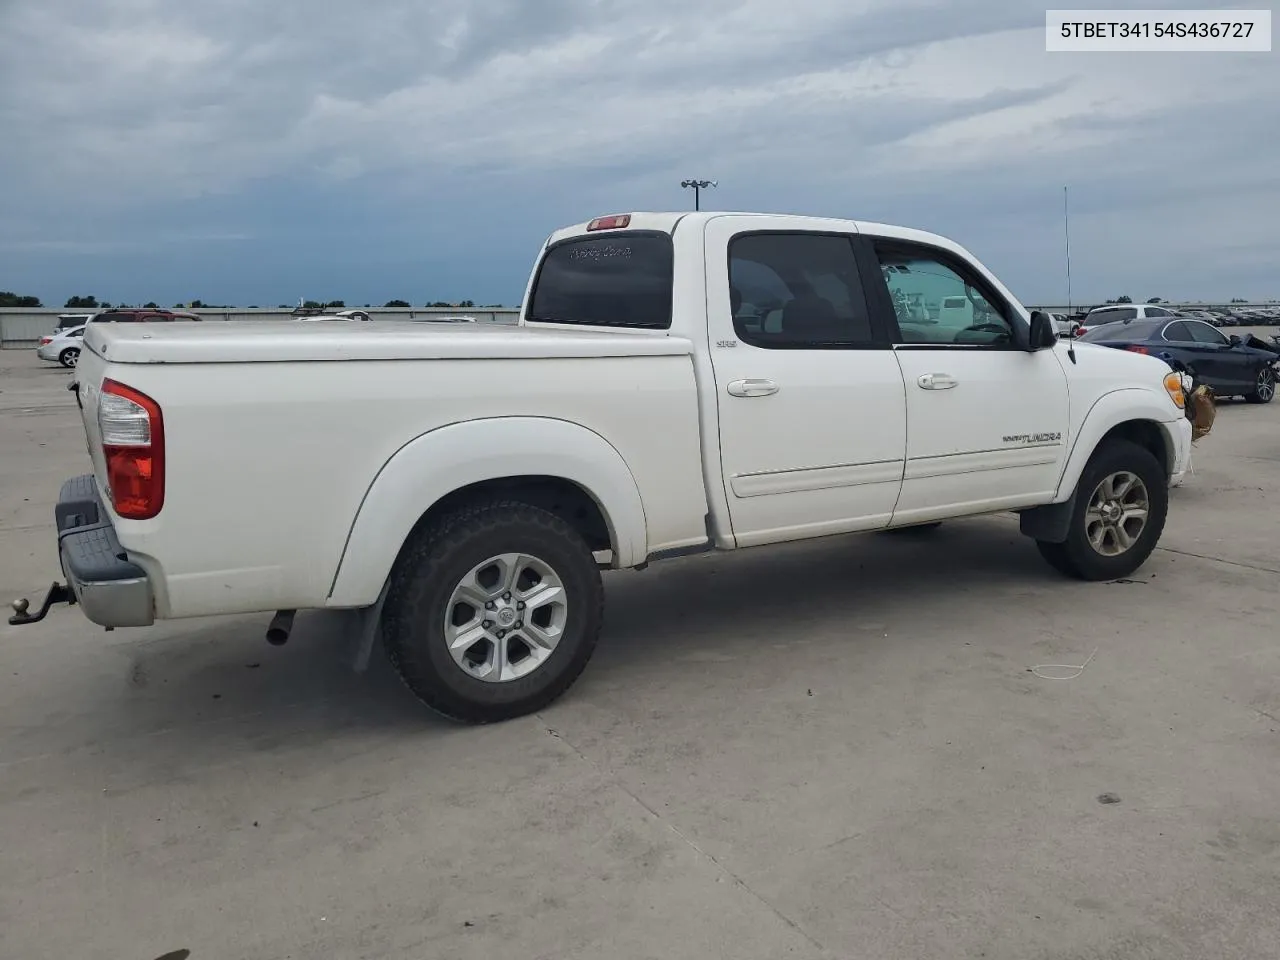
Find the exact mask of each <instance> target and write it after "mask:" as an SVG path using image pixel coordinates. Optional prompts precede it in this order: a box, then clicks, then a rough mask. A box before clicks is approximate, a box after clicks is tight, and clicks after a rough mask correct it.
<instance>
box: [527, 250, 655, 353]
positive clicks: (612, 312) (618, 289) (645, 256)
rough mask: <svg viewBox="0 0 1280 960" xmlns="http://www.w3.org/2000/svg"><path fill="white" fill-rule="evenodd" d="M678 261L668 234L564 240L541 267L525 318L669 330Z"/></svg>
mask: <svg viewBox="0 0 1280 960" xmlns="http://www.w3.org/2000/svg"><path fill="white" fill-rule="evenodd" d="M674 259H675V258H674V253H673V249H672V245H671V236H670V235H669V234H666V233H660V232H654V231H646V232H641V231H635V232H630V233H622V232H619V233H610V234H607V235H601V236H590V235H588V236H584V237H574V238H572V239H569V240H563V241H561V242H560V243H557V244H556V245H555V246H553V247H551V248H550V249H549V250H548V251H547V252H546V254H545V256H544V257H543V258H542V263H541V264H540V265H539V266H538V275H537V277H536V278H535V280H534V284H533V292H532V294H531V296H530V300H529V310H528V314H527V316H526V319H528V320H530V321H533V322H537V323H572V324H579V325H584V326H599V327H639V328H645V329H651V330H666V329H668V328H669V327H670V326H671V283H672V271H673V262H674Z"/></svg>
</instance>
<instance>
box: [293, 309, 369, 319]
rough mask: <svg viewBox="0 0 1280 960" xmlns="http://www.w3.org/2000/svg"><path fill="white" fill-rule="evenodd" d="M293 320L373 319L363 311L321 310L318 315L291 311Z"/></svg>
mask: <svg viewBox="0 0 1280 960" xmlns="http://www.w3.org/2000/svg"><path fill="white" fill-rule="evenodd" d="M293 319H295V320H372V319H373V318H372V317H371V316H369V314H367V313H365V312H364V311H363V310H338V311H336V312H334V313H325V312H324V311H323V310H322V311H320V312H319V313H312V312H311V311H309V310H308V311H306V312H299V311H298V310H295V311H293Z"/></svg>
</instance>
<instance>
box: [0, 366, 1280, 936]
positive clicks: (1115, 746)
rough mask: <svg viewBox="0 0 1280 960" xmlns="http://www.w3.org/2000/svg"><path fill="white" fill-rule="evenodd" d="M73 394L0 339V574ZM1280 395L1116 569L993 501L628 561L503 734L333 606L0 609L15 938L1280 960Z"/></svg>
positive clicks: (0, 887)
mask: <svg viewBox="0 0 1280 960" xmlns="http://www.w3.org/2000/svg"><path fill="white" fill-rule="evenodd" d="M66 380H67V377H66V374H65V372H63V371H60V370H59V369H57V368H54V367H52V366H48V367H44V368H42V367H38V366H37V365H36V361H34V359H33V358H32V357H30V356H29V354H27V353H23V354H16V352H8V351H6V352H0V588H2V589H3V590H4V591H5V594H6V596H7V595H8V594H21V593H34V592H35V591H37V590H38V589H40V588H41V587H43V586H45V585H47V583H48V582H49V581H50V580H52V579H53V578H54V577H55V576H56V575H57V573H58V569H57V561H56V558H55V556H54V543H53V535H52V530H51V520H50V516H51V504H52V501H53V499H54V498H55V497H56V494H57V486H58V483H59V482H60V481H61V480H62V478H63V477H65V476H68V475H70V474H72V473H74V472H79V471H82V470H85V469H87V457H86V454H85V451H84V440H83V435H82V433H81V428H80V425H79V422H78V416H77V412H76V410H75V406H74V401H73V399H72V397H71V395H70V394H68V393H66V392H65V391H63V390H62V387H63V386H64V385H65V383H66ZM1278 417H1280V406H1267V407H1252V406H1246V405H1244V404H1237V403H1224V404H1223V405H1222V408H1221V409H1220V411H1219V415H1218V419H1217V423H1216V425H1215V428H1214V432H1213V434H1211V435H1210V436H1209V437H1208V438H1206V439H1205V440H1204V441H1202V442H1201V443H1200V444H1198V445H1197V450H1196V456H1195V473H1194V475H1193V476H1192V477H1190V478H1189V479H1188V481H1187V484H1186V486H1184V487H1183V488H1181V489H1179V490H1177V491H1175V492H1174V494H1173V504H1172V516H1171V519H1170V523H1169V527H1168V530H1167V532H1166V535H1165V538H1164V541H1163V546H1162V549H1161V550H1160V551H1159V552H1158V553H1157V554H1156V555H1155V556H1154V557H1153V558H1152V560H1151V561H1150V562H1149V563H1148V564H1147V565H1146V566H1145V567H1144V569H1143V570H1142V571H1141V572H1140V574H1139V575H1138V576H1137V577H1135V579H1134V582H1131V583H1117V584H1077V583H1072V582H1068V581H1065V580H1063V579H1061V578H1060V577H1058V576H1057V575H1056V574H1054V573H1053V572H1052V571H1051V570H1050V569H1049V568H1048V567H1047V566H1046V565H1044V564H1043V563H1042V562H1041V561H1040V559H1039V557H1038V555H1037V554H1036V551H1035V548H1034V545H1033V544H1031V543H1030V542H1029V541H1027V540H1024V539H1023V538H1022V537H1020V536H1019V535H1018V533H1017V528H1016V523H1015V522H1014V521H1012V520H1011V519H1009V518H1005V517H999V518H986V519H979V520H972V521H964V522H957V523H953V524H948V525H945V526H944V527H943V528H942V529H940V530H938V531H937V532H936V533H934V534H931V535H925V536H902V537H883V536H870V537H847V538H835V539H830V540H825V541H819V542H816V543H809V544H800V545H795V546H791V547H786V548H781V549H767V550H760V551H748V552H743V553H741V554H738V555H711V556H705V557H699V558H691V559H689V560H685V561H677V562H672V563H667V564H660V565H655V566H654V567H652V568H651V569H649V570H648V571H645V572H643V573H638V574H636V573H619V574H610V575H609V577H608V589H609V608H608V614H607V616H608V623H607V627H606V634H605V637H604V639H603V640H602V642H601V646H600V649H599V651H598V653H597V655H596V657H595V659H594V661H593V662H592V664H591V665H590V666H589V667H588V669H587V672H586V673H585V674H584V676H583V678H582V679H581V680H580V681H579V683H578V684H577V685H576V686H575V687H574V688H573V690H572V691H571V692H570V693H569V694H568V695H567V696H566V697H565V698H564V699H563V700H562V701H560V702H559V703H557V704H556V705H555V706H554V707H553V708H551V709H549V710H548V711H546V712H545V713H544V714H542V715H540V716H538V717H530V718H525V719H523V720H519V721H515V722H511V723H506V724H501V725H497V726H491V727H483V728H459V727H454V726H450V725H447V724H445V723H443V722H441V721H437V720H436V719H434V717H433V716H432V715H430V714H429V713H427V712H425V711H424V709H422V708H420V707H419V706H418V705H417V704H416V703H415V702H414V701H413V699H412V698H411V697H410V696H409V695H408V693H407V692H405V691H404V690H403V689H402V688H401V686H400V685H399V683H398V681H396V679H395V678H394V677H393V676H392V675H391V672H390V669H389V668H388V667H387V666H386V665H385V663H384V662H383V661H382V659H381V657H380V656H376V657H375V660H374V663H373V666H372V668H371V670H370V672H369V673H368V674H367V675H363V676H360V675H355V674H353V673H351V671H350V669H349V667H348V665H347V658H348V657H349V655H350V649H349V647H350V643H349V638H348V637H346V636H345V635H344V634H345V625H344V623H343V621H342V620H341V619H340V618H336V617H332V616H324V615H320V614H310V615H308V614H302V615H300V616H299V618H298V624H297V627H296V629H295V632H294V637H293V639H292V640H291V641H290V643H289V645H288V646H286V647H283V648H273V647H269V646H268V645H267V644H266V643H265V642H264V641H263V639H262V632H263V630H264V629H265V626H266V620H267V617H257V618H227V619H223V620H206V621H192V622H176V623H169V624H162V625H158V626H156V627H152V628H148V629H146V630H138V631H125V630H121V631H116V632H113V633H105V632H103V631H102V630H100V629H98V628H96V627H93V626H92V625H91V624H89V623H88V622H87V621H85V620H84V619H83V617H81V616H80V614H79V612H78V611H76V610H74V609H68V608H66V607H61V608H55V610H54V612H53V613H51V614H50V616H49V618H48V619H47V620H46V621H45V622H44V623H42V624H39V625H35V626H30V627H24V628H11V627H9V626H7V625H5V624H3V623H0V858H2V860H0V862H2V863H3V869H2V870H0V956H2V957H6V958H7V957H14V958H27V957H44V956H68V957H70V956H77V957H79V956H84V957H103V958H119V960H125V958H128V960H134V958H137V960H154V958H157V957H160V956H161V955H163V954H165V953H166V952H169V951H174V950H180V949H185V950H189V951H190V957H191V958H192V960H206V958H209V960H212V958H225V957H230V956H235V957H246V958H254V960H283V958H310V957H321V958H326V960H330V958H332V960H339V958H384V957H386V958H392V957H395V958H399V957H413V958H437V957H438V958H466V960H470V958H476V960H481V958H483V960H496V958H506V957H511V958H521V960H539V958H548V960H550V958H555V960H569V958H575V960H576V958H582V960H586V958H593V960H594V958H601V957H609V958H619V960H630V958H637V960H640V958H644V960H648V958H655V960H656V958H662V960H684V958H688V960H694V958H697V960H703V958H707V957H725V958H733V960H752V958H761V960H764V958H778V957H796V958H842V960H861V958H867V960H873V958H874V960H897V958H902V960H923V958H930V957H947V958H950V957H965V958H969V957H973V958H978V957H985V958H990V960H1004V958H1008V960H1040V958H1043V960H1050V958H1052V960H1086V958H1088V960H1095V958H1097V960H1101V958H1111V957H1115V958H1120V957H1123V958H1125V960H1138V958H1148V957H1149V958H1160V960H1179V958H1188V960H1191V958H1195V960H1202V958H1205V957H1213V958H1215V960H1232V958H1248V960H1256V958H1258V957H1263V956H1269V955H1271V954H1272V953H1273V952H1274V944H1275V943H1276V942H1280V908H1278V907H1277V906H1276V895H1275V892H1276V890H1277V889H1280V819H1277V817H1276V815H1275V811H1276V808H1277V798H1280V764H1278V763H1277V759H1278V756H1280V732H1278V731H1280V683H1278V681H1280V644H1278V643H1277V640H1276V620H1277V611H1278V607H1280V605H1278V604H1277V602H1276V587H1277V574H1278V573H1280V560H1278V559H1276V550H1275V548H1274V544H1275V542H1276V540H1277V537H1278V536H1280V516H1278V514H1277V511H1276V510H1275V509H1274V507H1273V505H1272V503H1271V501H1272V500H1273V499H1274V497H1273V494H1274V493H1275V492H1277V491H1280V430H1277V418H1278ZM1095 650H1096V651H1097V653H1096V656H1095V657H1094V658H1093V660H1092V661H1090V662H1089V664H1088V666H1087V667H1086V668H1085V669H1084V670H1083V671H1082V672H1081V673H1080V674H1079V676H1077V677H1076V678H1075V679H1072V680H1062V681H1054V680H1044V679H1040V678H1039V677H1037V676H1036V675H1035V674H1033V673H1031V672H1029V668H1031V667H1033V666H1036V665H1038V664H1076V665H1078V664H1082V663H1084V662H1085V660H1086V658H1088V657H1089V656H1090V654H1091V653H1092V652H1093V651H1095ZM1103 794H1114V795H1116V796H1118V797H1119V802H1118V803H1100V802H1099V800H1098V797H1099V796H1101V795H1103ZM1269 943H1270V944H1272V946H1271V947H1268V946H1267V944H1269Z"/></svg>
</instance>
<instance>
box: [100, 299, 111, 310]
mask: <svg viewBox="0 0 1280 960" xmlns="http://www.w3.org/2000/svg"><path fill="white" fill-rule="evenodd" d="M102 309H103V310H110V309H111V301H109V300H103V301H102Z"/></svg>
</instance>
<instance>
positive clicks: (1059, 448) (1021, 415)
mask: <svg viewBox="0 0 1280 960" xmlns="http://www.w3.org/2000/svg"><path fill="white" fill-rule="evenodd" d="M862 242H863V243H866V244H867V245H868V246H870V248H871V249H872V250H873V251H874V255H875V258H876V260H877V261H878V263H879V265H880V268H881V270H880V275H879V276H878V277H876V278H875V279H876V280H878V281H879V287H878V288H877V291H876V294H877V295H876V296H875V297H874V298H873V299H872V303H873V306H874V305H877V304H878V305H879V308H880V309H882V310H884V311H885V312H886V313H887V314H889V315H890V318H891V323H892V324H893V325H894V327H895V336H894V354H895V356H896V357H897V359H898V363H899V364H900V365H901V368H902V377H903V382H904V384H905V387H906V400H907V462H906V468H905V474H904V477H903V483H902V495H901V496H900V497H899V499H898V504H897V507H896V508H895V510H894V514H893V520H892V524H893V525H894V526H898V525H903V524H911V523H920V522H924V521H928V520H935V519H941V518H944V517H948V516H956V515H961V514H966V513H985V512H991V511H997V510H1009V509H1015V508H1018V507H1024V506H1031V505H1034V504H1037V503H1043V502H1045V500H1046V499H1047V498H1049V497H1051V496H1052V495H1053V494H1054V492H1055V491H1056V489H1057V486H1058V480H1059V477H1060V476H1061V474H1062V470H1063V468H1064V466H1065V462H1066V457H1067V452H1068V448H1067V442H1068V439H1069V438H1068V431H1069V417H1070V398H1069V396H1068V392H1067V378H1066V373H1065V371H1064V370H1063V367H1062V360H1061V358H1060V357H1059V356H1058V351H1057V350H1053V349H1043V350H1038V351H1036V352H1034V353H1028V352H1027V351H1025V350H1023V349H1021V348H1020V347H1019V346H1018V345H1017V344H1016V342H1015V341H1016V339H1017V336H1016V334H1015V324H1022V325H1023V326H1025V325H1026V321H1025V320H1023V319H1022V317H1021V316H1020V315H1019V314H1018V313H1017V312H1016V311H1015V309H1014V308H1013V307H1012V305H1011V304H1009V303H1008V302H1007V301H1006V300H1005V299H1004V298H1003V297H1002V296H1001V295H1000V294H999V293H998V292H997V291H996V289H995V286H994V285H993V284H992V283H991V282H990V281H989V280H988V278H987V277H985V276H984V275H983V274H982V273H981V272H979V271H978V270H977V269H975V268H974V267H973V265H972V264H970V263H968V262H967V261H966V260H965V259H964V258H963V257H960V256H959V255H958V254H956V253H954V252H952V251H949V250H943V249H940V248H936V247H932V246H929V245H926V244H921V243H916V242H906V241H902V240H897V239H891V238H880V237H869V238H866V239H864V240H863V241H862ZM920 301H923V303H924V304H925V308H926V310H927V312H928V315H927V316H926V317H924V318H921V317H920V316H919V315H918V313H917V312H916V311H913V310H911V309H909V308H908V304H910V303H913V302H920Z"/></svg>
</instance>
